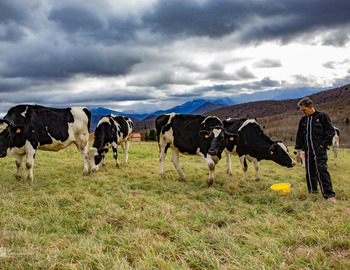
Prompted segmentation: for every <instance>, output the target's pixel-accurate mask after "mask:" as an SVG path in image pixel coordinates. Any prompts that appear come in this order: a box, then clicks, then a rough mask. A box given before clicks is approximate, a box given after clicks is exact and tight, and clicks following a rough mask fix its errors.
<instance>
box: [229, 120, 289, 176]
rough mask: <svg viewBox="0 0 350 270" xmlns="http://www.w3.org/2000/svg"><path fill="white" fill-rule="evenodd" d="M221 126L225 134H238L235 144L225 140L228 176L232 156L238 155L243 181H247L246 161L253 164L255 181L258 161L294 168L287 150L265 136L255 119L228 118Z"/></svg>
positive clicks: (257, 173)
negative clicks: (268, 161) (267, 161)
mask: <svg viewBox="0 0 350 270" xmlns="http://www.w3.org/2000/svg"><path fill="white" fill-rule="evenodd" d="M223 124H224V127H225V130H226V131H227V132H230V133H237V134H238V140H237V142H235V144H232V143H231V142H230V141H229V140H226V147H225V155H226V162H227V172H228V174H229V175H230V176H232V170H231V155H232V154H238V156H239V158H240V161H241V164H242V169H243V174H244V180H248V178H247V170H248V165H247V162H246V159H248V160H249V161H250V162H253V163H254V168H255V179H256V180H257V181H258V180H260V175H259V161H260V160H263V159H264V160H273V161H274V162H276V163H278V164H280V165H282V166H285V167H288V168H290V167H293V166H295V164H296V163H295V161H294V160H293V159H292V158H291V157H290V155H289V154H288V148H287V147H286V146H285V145H284V144H283V143H282V142H280V141H273V140H271V139H270V138H269V137H268V136H266V135H265V134H264V132H263V131H262V129H261V128H260V126H259V124H258V123H257V121H256V120H255V119H247V118H234V119H231V118H229V119H226V120H224V121H223Z"/></svg>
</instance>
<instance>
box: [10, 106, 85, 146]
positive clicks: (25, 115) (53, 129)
mask: <svg viewBox="0 0 350 270" xmlns="http://www.w3.org/2000/svg"><path fill="white" fill-rule="evenodd" d="M75 110H77V111H79V113H80V114H81V115H77V116H78V117H83V119H78V121H79V120H81V121H80V122H79V125H78V128H79V129H84V131H85V129H86V131H87V132H88V126H89V123H90V118H91V113H90V111H89V110H88V109H87V108H79V109H75ZM72 111H73V108H65V109H58V108H49V107H44V106H39V105H18V106H15V107H13V108H11V109H10V110H9V111H8V113H7V115H6V116H5V118H4V119H6V120H8V121H10V122H11V123H12V124H13V125H23V126H24V127H25V129H24V132H23V133H22V135H21V136H22V137H18V138H21V139H20V141H19V140H18V138H17V141H16V143H17V144H18V145H15V146H21V145H22V144H24V141H25V140H29V141H30V142H31V143H32V145H33V146H34V147H37V146H38V145H46V144H51V143H52V139H55V140H56V141H60V142H64V141H67V140H68V138H69V136H70V135H69V124H72V123H74V121H75V120H77V119H75V118H74V115H73V113H72Z"/></svg>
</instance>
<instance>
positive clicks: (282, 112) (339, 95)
mask: <svg viewBox="0 0 350 270" xmlns="http://www.w3.org/2000/svg"><path fill="white" fill-rule="evenodd" d="M310 98H311V99H312V100H313V101H314V104H315V108H316V109H318V110H320V111H324V112H326V113H328V115H329V116H330V118H331V120H332V123H333V125H334V126H336V127H338V128H339V129H340V132H341V134H340V136H341V139H340V140H341V141H340V143H341V147H350V125H349V120H347V119H350V85H349V84H348V85H344V86H341V87H337V88H334V89H330V90H326V91H322V92H319V93H316V94H312V95H310ZM299 100H300V99H299V98H298V99H286V100H278V101H277V100H266V101H256V102H249V103H243V104H238V105H232V106H226V107H222V108H219V109H215V110H212V111H209V112H207V113H204V114H205V115H216V116H218V117H219V118H221V119H226V118H229V117H231V118H240V117H249V118H257V119H258V122H259V123H260V125H261V126H262V127H263V128H264V130H265V132H266V134H267V135H268V136H271V138H272V139H274V140H283V141H284V142H285V143H287V144H289V145H293V144H294V140H295V134H296V128H297V125H298V122H299V120H300V118H301V116H302V114H301V112H300V111H299V110H298V106H297V103H298V101H299ZM154 128H155V124H154V119H152V120H147V121H140V122H138V123H136V124H135V127H134V131H136V132H141V131H143V130H149V129H154Z"/></svg>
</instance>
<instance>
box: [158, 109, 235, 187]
mask: <svg viewBox="0 0 350 270" xmlns="http://www.w3.org/2000/svg"><path fill="white" fill-rule="evenodd" d="M156 129H157V135H158V144H159V158H160V167H161V174H162V177H164V176H165V174H164V159H165V155H166V152H167V150H168V148H169V147H170V148H171V151H172V156H171V161H172V163H173V164H174V167H175V169H176V170H177V172H178V173H179V175H180V177H181V178H182V179H185V175H184V173H183V172H182V170H181V167H180V164H179V156H180V155H179V153H183V154H188V155H200V156H202V157H203V158H204V160H205V161H206V162H207V164H208V167H209V178H208V180H207V184H208V186H211V185H212V184H213V181H214V174H213V172H214V170H215V165H216V164H217V163H218V162H219V160H220V158H221V153H222V151H223V150H224V148H225V138H227V139H228V140H233V141H235V140H236V139H237V135H236V134H230V133H228V132H225V130H224V127H223V124H222V122H221V120H220V119H219V118H217V117H215V116H202V115H184V114H175V113H171V114H163V115H160V116H158V118H157V119H156Z"/></svg>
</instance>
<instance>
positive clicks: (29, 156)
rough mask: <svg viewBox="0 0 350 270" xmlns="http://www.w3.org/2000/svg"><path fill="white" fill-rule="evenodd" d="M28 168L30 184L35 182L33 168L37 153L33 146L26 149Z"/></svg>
mask: <svg viewBox="0 0 350 270" xmlns="http://www.w3.org/2000/svg"><path fill="white" fill-rule="evenodd" d="M26 153H27V154H26V167H27V169H28V178H27V180H28V181H30V182H33V180H34V175H33V167H34V157H35V153H36V149H34V148H33V147H32V146H30V147H27V148H26Z"/></svg>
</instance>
